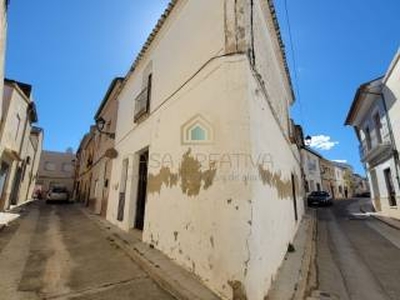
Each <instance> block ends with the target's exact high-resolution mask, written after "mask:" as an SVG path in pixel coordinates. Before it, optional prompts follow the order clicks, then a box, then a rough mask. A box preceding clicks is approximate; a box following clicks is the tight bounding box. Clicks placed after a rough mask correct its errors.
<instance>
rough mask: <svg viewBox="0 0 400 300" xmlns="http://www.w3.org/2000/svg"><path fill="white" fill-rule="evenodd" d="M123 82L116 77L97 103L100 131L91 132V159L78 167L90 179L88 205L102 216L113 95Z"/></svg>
mask: <svg viewBox="0 0 400 300" xmlns="http://www.w3.org/2000/svg"><path fill="white" fill-rule="evenodd" d="M122 81H123V78H120V77H118V78H115V79H114V80H113V81H112V82H111V84H110V87H109V88H108V91H107V93H106V95H105V96H104V99H103V101H102V102H101V104H100V106H99V109H98V111H97V113H96V115H95V117H94V119H95V121H96V122H98V121H99V120H102V121H103V123H104V128H103V129H102V131H103V132H102V133H101V132H100V131H99V130H92V131H91V135H92V137H91V142H90V143H89V144H88V146H89V150H90V149H92V150H93V161H92V163H91V165H90V166H89V167H88V168H86V169H85V170H81V172H85V173H83V174H84V176H83V178H89V180H90V183H88V184H89V185H90V191H89V193H90V196H89V203H88V206H89V207H90V209H91V210H92V211H93V212H94V213H96V214H100V215H102V216H104V217H105V216H106V213H107V207H108V196H109V190H110V179H111V170H112V164H113V158H114V155H115V154H114V153H115V150H114V143H115V138H114V133H115V129H116V126H117V113H118V101H117V97H116V94H117V91H118V90H119V88H120V86H121V83H122ZM91 145H93V147H90V146H91ZM87 150H88V149H87ZM83 151H85V150H83ZM89 152H90V151H89ZM79 157H81V153H79ZM82 164H83V165H84V164H85V162H84V161H82ZM82 164H80V165H82ZM78 182H79V181H78ZM80 185H81V183H80V182H79V184H77V186H76V188H77V189H79V187H80Z"/></svg>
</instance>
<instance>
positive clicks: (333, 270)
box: [316, 199, 400, 300]
mask: <svg viewBox="0 0 400 300" xmlns="http://www.w3.org/2000/svg"><path fill="white" fill-rule="evenodd" d="M360 207H364V208H368V207H371V205H370V200H369V199H352V200H340V201H335V203H334V205H333V206H332V207H328V208H319V209H318V212H317V216H318V237H317V257H316V262H317V274H318V285H319V286H318V289H319V290H320V291H322V292H323V295H326V297H327V299H329V298H332V299H345V300H347V299H351V300H353V299H354V300H380V299H382V300H389V299H393V300H394V299H400V284H399V278H400V231H399V230H397V229H395V228H392V227H390V226H388V225H386V224H385V223H383V222H381V221H379V220H376V219H374V218H372V217H369V216H368V215H366V214H362V213H361V212H360ZM371 208H372V207H371Z"/></svg>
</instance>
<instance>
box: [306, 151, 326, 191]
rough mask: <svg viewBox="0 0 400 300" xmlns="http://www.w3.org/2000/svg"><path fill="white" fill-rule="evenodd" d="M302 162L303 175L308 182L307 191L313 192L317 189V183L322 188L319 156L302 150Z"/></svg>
mask: <svg viewBox="0 0 400 300" xmlns="http://www.w3.org/2000/svg"><path fill="white" fill-rule="evenodd" d="M301 155H302V163H303V170H304V176H305V178H306V180H307V182H308V188H309V192H314V191H317V190H318V188H317V187H318V184H319V186H320V189H321V190H322V189H323V186H322V178H321V166H320V163H319V162H320V158H319V157H318V156H317V155H315V154H313V153H312V152H310V151H307V150H302V151H301Z"/></svg>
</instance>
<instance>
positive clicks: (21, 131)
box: [0, 79, 41, 210]
mask: <svg viewBox="0 0 400 300" xmlns="http://www.w3.org/2000/svg"><path fill="white" fill-rule="evenodd" d="M35 122H37V113H36V107H35V103H34V102H33V97H32V86H30V85H29V84H25V83H21V82H17V81H14V80H8V79H6V80H5V83H4V95H3V114H2V121H1V128H0V164H1V165H0V210H3V209H7V208H9V207H10V206H11V205H17V204H20V203H22V202H24V201H27V200H29V199H30V198H31V195H29V192H28V198H27V197H26V195H27V191H29V190H30V189H31V185H32V182H30V183H29V180H30V176H35V174H33V172H32V171H33V169H32V166H33V165H34V164H35V159H34V154H33V153H32V149H31V146H32V144H31V138H32V134H33V133H32V126H33V123H35ZM32 147H33V146H32ZM36 151H39V152H40V151H41V146H40V147H39V148H37V149H36ZM35 157H36V156H35ZM24 180H28V182H27V183H26V184H25V185H23V182H24Z"/></svg>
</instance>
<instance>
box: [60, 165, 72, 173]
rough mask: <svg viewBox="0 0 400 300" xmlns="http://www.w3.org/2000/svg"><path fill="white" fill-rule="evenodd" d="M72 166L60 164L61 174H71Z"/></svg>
mask: <svg viewBox="0 0 400 300" xmlns="http://www.w3.org/2000/svg"><path fill="white" fill-rule="evenodd" d="M73 169H74V168H73V166H72V165H71V164H70V163H63V164H62V167H61V170H62V171H63V172H66V173H69V172H72V171H73Z"/></svg>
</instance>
